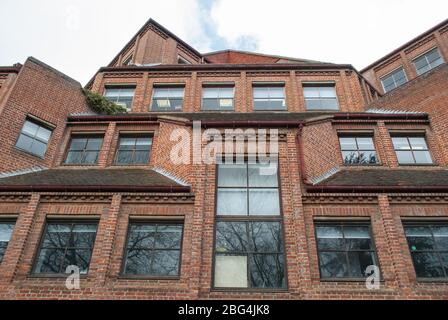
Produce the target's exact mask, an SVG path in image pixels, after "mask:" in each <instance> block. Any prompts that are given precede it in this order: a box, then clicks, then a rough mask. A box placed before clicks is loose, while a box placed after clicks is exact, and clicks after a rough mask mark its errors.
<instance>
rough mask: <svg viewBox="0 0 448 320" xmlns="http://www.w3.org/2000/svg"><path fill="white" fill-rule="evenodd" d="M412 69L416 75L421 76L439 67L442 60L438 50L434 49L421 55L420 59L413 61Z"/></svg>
mask: <svg viewBox="0 0 448 320" xmlns="http://www.w3.org/2000/svg"><path fill="white" fill-rule="evenodd" d="M413 62H414V67H415V70H416V71H417V74H418V75H421V74H423V73H425V72H428V71H429V70H431V69H433V68H435V67H437V66H438V65H441V64H442V63H443V58H442V56H441V55H440V52H439V49H437V48H434V49H432V50H431V51H428V52H427V53H425V54H423V55H421V56H420V57H418V58H416V59H414V61H413Z"/></svg>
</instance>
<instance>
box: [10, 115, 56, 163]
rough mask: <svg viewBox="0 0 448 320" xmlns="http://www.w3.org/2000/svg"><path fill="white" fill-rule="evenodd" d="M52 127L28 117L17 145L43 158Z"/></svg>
mask: <svg viewBox="0 0 448 320" xmlns="http://www.w3.org/2000/svg"><path fill="white" fill-rule="evenodd" d="M51 131H52V130H51V129H50V128H48V127H47V126H44V125H42V124H40V123H39V122H37V121H35V120H31V119H27V120H26V121H25V123H24V124H23V127H22V131H21V132H20V136H19V139H18V140H17V143H16V147H17V148H19V149H21V150H24V151H26V152H29V153H31V154H33V155H36V156H38V157H41V158H43V157H44V155H45V152H46V151H47V145H48V140H50V136H51Z"/></svg>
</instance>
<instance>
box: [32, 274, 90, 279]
mask: <svg viewBox="0 0 448 320" xmlns="http://www.w3.org/2000/svg"><path fill="white" fill-rule="evenodd" d="M72 274H73V273H57V274H54V273H42V274H39V273H32V274H29V275H28V276H27V279H67V278H68V277H69V276H71V275H72ZM79 277H80V278H81V279H87V278H88V274H80V275H79Z"/></svg>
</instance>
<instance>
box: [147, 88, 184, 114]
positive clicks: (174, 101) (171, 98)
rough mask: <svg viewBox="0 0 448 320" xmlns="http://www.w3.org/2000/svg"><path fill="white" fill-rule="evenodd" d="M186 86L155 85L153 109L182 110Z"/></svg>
mask: <svg viewBox="0 0 448 320" xmlns="http://www.w3.org/2000/svg"><path fill="white" fill-rule="evenodd" d="M183 103H184V87H165V86H163V87H154V93H153V96H152V104H151V111H182V105H183Z"/></svg>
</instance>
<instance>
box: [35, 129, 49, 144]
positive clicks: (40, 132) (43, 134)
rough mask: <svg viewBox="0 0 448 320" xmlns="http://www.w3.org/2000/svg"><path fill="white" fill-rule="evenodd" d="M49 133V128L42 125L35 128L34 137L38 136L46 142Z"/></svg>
mask: <svg viewBox="0 0 448 320" xmlns="http://www.w3.org/2000/svg"><path fill="white" fill-rule="evenodd" d="M50 135H51V131H50V130H48V129H46V128H44V127H39V130H37V134H36V138H39V139H40V140H42V141H44V142H48V140H49V139H50Z"/></svg>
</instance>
